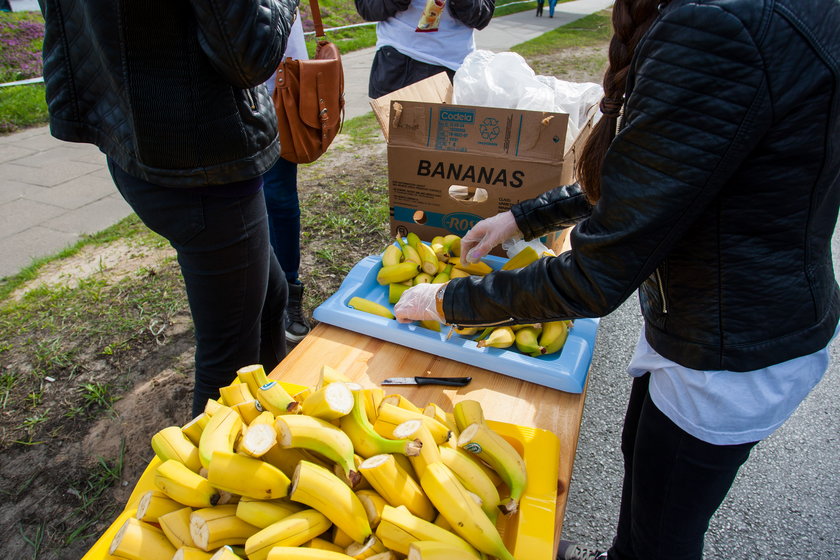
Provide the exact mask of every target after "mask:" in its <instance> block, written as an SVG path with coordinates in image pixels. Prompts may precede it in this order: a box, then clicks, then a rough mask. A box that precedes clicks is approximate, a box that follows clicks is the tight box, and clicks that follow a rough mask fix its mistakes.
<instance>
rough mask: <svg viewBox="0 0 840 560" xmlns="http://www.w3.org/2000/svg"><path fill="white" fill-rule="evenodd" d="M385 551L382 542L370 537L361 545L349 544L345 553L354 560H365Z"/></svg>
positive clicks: (374, 536)
mask: <svg viewBox="0 0 840 560" xmlns="http://www.w3.org/2000/svg"><path fill="white" fill-rule="evenodd" d="M387 550H388V549H386V548H385V545H384V544H382V541H380V540H379V539H378V538H376V535H371V536H370V537H368V539H367V540H366V541H365V542H363V543H357V542H354V543H351V544H350V545H349V546H348V547H347V549H346V550H345V553H346V554H347V556H350V557H351V558H354V559H355V560H365V559H368V558H372V557H373V556H376V555H378V554H381V553H383V552H386V551H387Z"/></svg>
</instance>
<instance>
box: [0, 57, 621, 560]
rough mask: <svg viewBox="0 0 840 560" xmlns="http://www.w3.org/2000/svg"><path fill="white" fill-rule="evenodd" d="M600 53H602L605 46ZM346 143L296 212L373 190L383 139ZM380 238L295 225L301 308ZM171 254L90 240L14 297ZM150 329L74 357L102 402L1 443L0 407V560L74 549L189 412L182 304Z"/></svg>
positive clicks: (117, 273) (15, 413) (302, 173)
mask: <svg viewBox="0 0 840 560" xmlns="http://www.w3.org/2000/svg"><path fill="white" fill-rule="evenodd" d="M601 50H602V51H603V52H604V53H606V48H605V47H604V48H602V49H601ZM580 51H582V53H580V52H579V53H577V54H584V55H585V54H591V53H589V49H580ZM571 60H572V55H569V54H563V55H558V54H554V55H546V56H540V57H537V58H536V59H535V60H534V61H532V66H533V67H534V68H535V70H536V71H537V73H540V74H555V75H558V77H560V78H562V79H567V80H573V81H594V82H596V83H600V80H601V77H600V74H599V72H600V71H601V68H597V69H595V70H593V69H591V68H588V69H583V70H581V71H580V72H577V70H576V69H575V68H576V66H575V64H572V63H571V62H570V61H571ZM348 143H349V139H348V138H347V137H345V136H343V135H340V136H339V137H338V138H337V139H336V141H335V143H334V148H333V149H331V150H330V152H329V153H328V155H327V156H325V157H324V158H322V160H321V161H319V162H316V163H315V164H312V165H308V166H301V167H300V168H299V177H298V182H299V189H298V190H299V196H300V199H301V207H302V211H303V212H309V213H318V212H324V213H326V212H327V211H333V210H335V209H336V208H338V209H339V210H340V209H341V208H340V205H341V204H342V202H341V201H338V200H336V199H334V198H331V195H332V193H333V191H334V190H335V188H336V185H345V186H346V185H358V188H360V189H369V190H371V192H373V190H375V189H379V190H380V191H381V188H382V185H383V181H384V180H385V177H386V175H387V163H386V155H385V146H384V141H383V140H382V139H380V140H379V141H375V142H371V143H370V144H369V145H367V146H361V147H360V146H357V145H353V146H351V147H350V148H349V149H341V148H342V146H346V145H347V144H348ZM385 220H387V214H386V217H385ZM316 226H317V224H316ZM336 238H339V239H340V245H341V252H340V254H339V255H334V256H332V257H331V256H330V255H329V254H327V253H329V252H330V251H334V250H335V246H336ZM387 239H388V232H387V227H386V225H385V224H382V226H381V227H377V228H376V229H375V230H370V231H368V230H364V229H360V228H359V227H358V226H357V224H355V223H353V224H350V225H349V226H348V227H346V228H345V229H342V230H341V231H338V232H337V231H335V229H332V230H330V229H323V230H319V229H317V228H316V230H315V231H306V230H304V231H303V236H302V242H301V245H302V254H301V261H302V262H301V276H302V278H303V280H304V282H305V285H306V291H305V293H304V296H305V299H304V304H305V308H306V309H307V310H308V311H309V312H310V314H311V310H312V309H313V308H314V307H315V306H317V305H318V304H320V303H321V302H322V301H323V300H325V299H326V298H327V297H328V296H329V295H331V294H332V293H334V292H335V290H336V289H337V288H338V287H339V285H340V283H341V281H342V280H343V278H344V275H345V274H346V271H347V270H349V268H350V266H352V264H354V263H356V262H358V261H359V260H360V259H362V258H363V257H366V256H368V255H370V254H373V253H374V252H378V251H379V250H381V248H382V247H384V246H385V244H386V243H387ZM172 255H173V251H172V250H171V249H170V248H168V247H161V248H158V249H149V248H148V247H146V246H143V247H142V248H137V247H132V246H131V245H130V243H129V242H127V241H124V240H121V241H116V242H113V243H110V244H107V245H99V246H96V247H90V248H87V249H85V250H83V251H81V252H80V253H78V254H77V255H75V256H73V257H70V258H67V259H63V260H60V261H56V262H55V263H53V264H51V265H49V266H47V267H46V268H45V269H44V270H43V271H42V273H41V274H39V276H38V278H36V279H35V280H33V281H32V282H30V283H28V284H27V285H26V286H24V287H22V288H21V289H20V290H18V292H16V293H15V294H14V298H15V299H19V298H20V297H22V294H23V293H24V292H26V291H28V290H31V289H33V288H34V287H36V286H38V285H49V286H57V285H58V286H61V285H65V286H71V285H74V284H75V283H78V282H79V281H80V280H84V279H86V278H90V277H93V276H96V277H97V278H106V279H107V282H108V283H114V282H116V281H117V280H119V279H121V278H124V277H126V276H128V275H131V274H136V273H137V272H138V270H140V269H143V268H145V269H148V270H149V273H148V274H149V275H150V278H151V277H152V276H154V275H156V274H157V275H159V274H162V273H163V272H167V273H172V272H173V271H174V272H175V273H177V263H175V262H174V261H173V260H172ZM160 326H161V327H165V329H164V330H163V331H160V332H158V333H157V334H156V333H154V332H151V331H152V329H151V328H150V329H149V330H150V332H149V333H146V336H144V337H140V338H139V339H138V341H137V342H135V343H133V344H132V346H131V348H130V349H129V350H126V351H123V352H120V353H119V358H118V359H107V358H103V357H102V356H101V355H98V354H97V350H96V349H92V351H91V352H90V355H89V356H86V357H85V363H84V371H83V373H82V374H81V375H82V376H83V377H84V379H86V380H91V381H92V380H110V381H112V382H113V387H114V388H115V390H119V391H120V392H119V394H118V395H117V396H118V400H116V401H115V402H114V404H113V406H112V407H111V409H110V410H105V411H100V413H99V414H98V415H84V414H83V415H77V416H73V417H60V418H58V419H55V420H52V421H51V422H50V423H48V424H47V425H44V426H41V427H40V429H39V430H37V431H35V432H34V434H33V436H34V437H33V438H32V440H33V441H38V442H41V443H39V444H37V445H23V444H20V443H13V444H9V443H8V442H9V441H11V440H14V439H17V438H8V437H7V436H8V434H9V433H10V432H11V431H13V430H19V429H20V426H21V425H22V424H24V423H25V422H26V421H27V417H28V416H30V415H32V411H31V410H27V409H24V408H23V407H15V406H4V407H3V408H0V435H3V437H2V438H0V453H2V457H3V458H2V461H0V497H2V500H3V508H0V530H2V531H3V533H4V538H3V539H0V557H3V558H14V559H24V558H38V559H40V560H73V559H78V558H81V557H82V556H84V554H85V552H86V551H87V550H89V548H90V547H91V546H92V545H93V543H94V542H95V540H96V539H97V538H98V536H99V535H100V534H101V533H102V532H103V531H104V530H105V529H106V528H107V527H108V525H109V524H110V523H111V521H112V520H113V518H114V517H115V516H116V515H117V513H118V512H119V510H120V509H121V508H122V507H123V505H124V504H125V502H126V500H127V498H128V496H129V494H130V492H131V490H132V488H133V486H134V483H135V482H136V480H137V479H138V478H139V476H140V474H141V473H142V471H143V469H144V468H145V467H146V465H147V464H148V462H149V460H150V459H151V458H152V456H153V453H152V450H151V446H150V443H149V442H150V438H151V436H152V435H153V434H154V433H155V432H156V431H158V430H160V429H162V428H164V427H166V426H170V425H183V424H185V423H186V422H187V421H188V420H189V412H190V408H191V401H192V397H191V393H192V384H193V381H192V379H193V363H192V360H193V356H192V353H193V350H194V338H193V332H192V327H191V321H190V317H189V310H188V308H187V306H186V302H185V301H184V302H183V305H182V306H181V308H180V309H176V310H173V311H172V312H171V314H170V315H168V316H167V318H166V321H165V323H164V324H162V325H160ZM150 327H151V325H150ZM6 342H14V343H16V344H18V345H19V346H20V349H21V351H20V352H19V353H16V352H15V350H14V348H13V349H12V350H10V351H6V352H2V353H0V359H2V360H3V362H2V364H0V375H2V373H3V372H4V371H11V370H12V368H14V367H18V366H20V364H21V361H25V360H27V359H29V358H28V357H27V354H26V353H25V352H24V350H27V351H28V350H31V345H33V344H37V343H38V342H39V341H37V340H26V341H4V343H6ZM75 342H79V341H75ZM24 346H27V347H28V349H24V348H23V347H24ZM80 379H81V377H80V378H78V379H76V381H77V382H78V381H79V380H80ZM55 385H56V388H55V389H54V390H52V391H50V389H49V388H48V389H47V390H46V391H45V395H46V396H45V399H47V402H46V403H42V404H41V406H42V407H46V406H50V407H54V408H53V409H54V410H61V409H62V408H61V407H66V406H67V405H68V402H71V401H72V398H71V396H69V395H67V394H64V393H63V391H65V390H66V389H60V388H59V387H60V386H59V384H58V383H56V384H55ZM65 387H66V386H65ZM119 457H122V459H121V462H122V471H121V475H120V477H119V480H116V481H112V482H109V483H108V484H107V485H105V490H104V493H103V494H102V495H101V496H100V497H99V499H97V500H91V498H92V497H95V496H92V495H91V494H92V493H93V492H94V489H95V488H96V487H97V486H96V484H95V482H96V480H97V476H101V473H102V472H103V469H102V464H103V462H104V463H105V464H108V465H110V466H111V467H112V468H113V465H114V463H115V461H116V460H117V459H118V458H119ZM149 560H153V559H149Z"/></svg>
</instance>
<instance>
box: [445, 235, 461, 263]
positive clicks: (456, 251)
mask: <svg viewBox="0 0 840 560" xmlns="http://www.w3.org/2000/svg"><path fill="white" fill-rule="evenodd" d="M443 246H444V248H445V249H446V252H447V253H449V254H450V255H452V256H453V257H460V256H461V237H460V236H458V235H455V234H454V233H450V234H449V235H444V236H443Z"/></svg>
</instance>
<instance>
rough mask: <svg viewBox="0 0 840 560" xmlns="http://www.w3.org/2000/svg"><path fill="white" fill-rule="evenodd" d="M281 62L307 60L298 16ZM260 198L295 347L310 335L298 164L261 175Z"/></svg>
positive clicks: (288, 163) (286, 164) (282, 161)
mask: <svg viewBox="0 0 840 560" xmlns="http://www.w3.org/2000/svg"><path fill="white" fill-rule="evenodd" d="M283 58H295V59H298V60H306V59H308V58H309V54H308V53H307V52H306V40H305V39H304V36H303V25H301V22H300V13H299V12H298V13H297V14H296V17H295V22H294V23H293V24H292V30H291V33H290V35H289V42H288V44H287V46H286V52H285V53H284V54H283ZM275 78H276V73H275V74H272V75H271V78H269V80H268V81H267V82H266V83H265V84H266V86H268V91H269V94H273V93H274V84H275ZM263 195H264V196H265V206H266V210H267V211H268V230H269V235H270V238H271V247H272V249H273V250H274V254H275V255H276V256H277V260H278V261H279V262H280V266H281V267H282V268H283V272H284V273H285V275H286V282H287V284H288V293H289V299H288V302H287V304H286V317H285V324H286V327H285V333H286V342H287V343H289V344H297V343H298V342H300V341H301V340H302V339H303V337H304V336H306V335H307V334H309V321H308V320H307V318H306V315H305V313H304V311H303V284H301V282H300V278H299V269H300V200H299V199H298V191H297V164H296V163H293V162H291V161H288V160H285V159H283V158H282V157H281V158H280V159H278V160H277V163H275V164H274V166H272V167H271V169H269V170H268V171H266V172H265V173H264V174H263Z"/></svg>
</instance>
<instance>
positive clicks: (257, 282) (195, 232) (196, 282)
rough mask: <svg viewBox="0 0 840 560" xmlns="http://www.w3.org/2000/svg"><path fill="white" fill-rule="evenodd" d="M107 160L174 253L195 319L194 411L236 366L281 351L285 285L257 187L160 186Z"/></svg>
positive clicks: (267, 360) (273, 360)
mask: <svg viewBox="0 0 840 560" xmlns="http://www.w3.org/2000/svg"><path fill="white" fill-rule="evenodd" d="M108 167H109V169H110V171H111V175H112V177H113V178H114V183H115V184H116V185H117V188H118V189H119V191H120V193H121V194H122V195H123V197H124V198H125V200H126V201H127V202H128V203H129V204H130V205H131V207H132V209H133V210H134V211H135V212H136V213H137V215H138V216H139V217H140V219H141V220H143V222H144V223H145V224H146V225H147V226H148V227H149V229H151V230H152V231H155V232H157V233H158V234H160V235H162V236H163V237H165V238H166V239H167V240H168V241H169V243H170V244H171V245H172V247H174V248H175V250H176V251H177V253H178V263H179V264H180V265H181V273H182V274H183V276H184V284H185V286H186V290H187V299H188V300H189V304H190V311H191V313H192V319H193V323H194V325H195V339H196V348H195V391H194V394H193V409H192V413H193V416H196V415H198V414H199V413H201V412H202V411H203V410H204V405H205V404H206V402H207V399H209V398H217V397H218V396H219V391H218V389H219V388H220V387H224V386H225V385H229V384H230V382H231V381H233V379H234V378H235V377H236V370H237V369H239V368H241V367H243V366H246V365H250V364H256V363H260V364H262V365H263V366H264V367H265V369H266V371H267V372H268V371H271V370H272V369H274V367H275V366H276V365H277V364H278V363H279V362H280V360H281V359H283V357H284V356H285V355H286V337H285V334H284V329H283V311H284V310H285V307H286V298H287V286H286V282H285V281H284V278H283V271H282V270H281V269H280V265H279V264H278V262H277V259H276V258H275V257H274V253H273V252H272V251H271V245H270V244H269V241H268V225H267V219H266V211H265V201H264V199H263V195H262V193H261V192H259V191H257V192H256V193H253V194H248V195H245V196H232V197H225V196H213V195H207V194H201V193H199V192H195V191H193V190H190V189H184V188H180V189H176V188H167V187H161V186H159V185H154V184H151V183H148V182H146V181H143V180H141V179H138V178H136V177H133V176H131V175H129V174H127V173H126V172H125V171H123V170H122V169H120V168H119V167H117V166H116V165H114V164H113V162H111V161H110V160H109V161H108Z"/></svg>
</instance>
